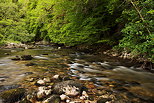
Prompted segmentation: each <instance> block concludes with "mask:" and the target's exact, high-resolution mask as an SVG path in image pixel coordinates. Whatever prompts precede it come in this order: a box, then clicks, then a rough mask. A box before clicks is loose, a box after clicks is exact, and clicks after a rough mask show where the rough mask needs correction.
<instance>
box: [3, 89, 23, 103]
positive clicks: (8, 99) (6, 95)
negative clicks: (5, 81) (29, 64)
mask: <svg viewBox="0 0 154 103" xmlns="http://www.w3.org/2000/svg"><path fill="white" fill-rule="evenodd" d="M25 92H26V90H25V89H23V88H17V89H11V90H6V91H4V92H2V93H0V98H1V99H2V102H3V103H14V102H17V101H19V100H21V99H22V98H23V97H24V95H25Z"/></svg>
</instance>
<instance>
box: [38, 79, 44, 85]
mask: <svg viewBox="0 0 154 103" xmlns="http://www.w3.org/2000/svg"><path fill="white" fill-rule="evenodd" d="M37 84H40V85H45V81H44V80H38V81H37Z"/></svg>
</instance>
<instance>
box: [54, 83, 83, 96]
mask: <svg viewBox="0 0 154 103" xmlns="http://www.w3.org/2000/svg"><path fill="white" fill-rule="evenodd" d="M82 88H83V85H82V84H81V83H78V82H76V81H73V80H68V81H63V82H60V83H56V84H55V85H54V88H53V92H54V93H55V94H66V95H67V96H76V95H78V94H80V93H81V91H82Z"/></svg>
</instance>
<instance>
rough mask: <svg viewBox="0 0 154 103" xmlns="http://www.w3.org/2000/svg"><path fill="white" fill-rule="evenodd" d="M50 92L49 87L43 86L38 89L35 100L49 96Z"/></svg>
mask: <svg viewBox="0 0 154 103" xmlns="http://www.w3.org/2000/svg"><path fill="white" fill-rule="evenodd" d="M51 92H52V90H51V89H50V88H49V87H45V86H42V87H39V88H38V92H37V98H38V99H41V98H44V97H46V96H48V95H50V94H51Z"/></svg>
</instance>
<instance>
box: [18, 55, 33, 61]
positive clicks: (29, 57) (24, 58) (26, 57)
mask: <svg viewBox="0 0 154 103" xmlns="http://www.w3.org/2000/svg"><path fill="white" fill-rule="evenodd" d="M21 59H22V60H32V59H33V57H32V56H31V55H22V56H21Z"/></svg>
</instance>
